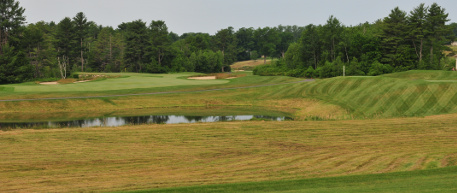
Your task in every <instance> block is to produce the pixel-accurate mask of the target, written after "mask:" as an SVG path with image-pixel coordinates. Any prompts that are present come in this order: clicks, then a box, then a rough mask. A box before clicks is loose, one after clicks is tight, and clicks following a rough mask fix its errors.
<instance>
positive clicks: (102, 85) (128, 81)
mask: <svg viewBox="0 0 457 193" xmlns="http://www.w3.org/2000/svg"><path fill="white" fill-rule="evenodd" d="M107 75H112V76H116V75H121V76H122V77H120V78H110V79H106V80H101V81H89V82H82V83H71V84H57V85H40V84H31V83H26V84H13V85H4V87H5V88H6V90H14V92H34V93H42V92H69V91H71V92H85V91H109V90H125V89H137V88H154V87H168V86H189V85H214V84H225V83H228V82H229V80H188V79H186V78H185V77H188V76H192V75H196V73H177V74H137V73H109V74H107Z"/></svg>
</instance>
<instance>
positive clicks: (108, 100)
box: [100, 98, 117, 105]
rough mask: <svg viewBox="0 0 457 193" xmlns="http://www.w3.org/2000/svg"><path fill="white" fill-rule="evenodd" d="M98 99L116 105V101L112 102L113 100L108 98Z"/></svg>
mask: <svg viewBox="0 0 457 193" xmlns="http://www.w3.org/2000/svg"><path fill="white" fill-rule="evenodd" d="M100 100H102V101H103V102H105V103H109V104H112V105H117V104H116V103H114V102H113V101H111V100H110V99H108V98H100Z"/></svg>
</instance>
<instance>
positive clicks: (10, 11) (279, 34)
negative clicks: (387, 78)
mask: <svg viewBox="0 0 457 193" xmlns="http://www.w3.org/2000/svg"><path fill="white" fill-rule="evenodd" d="M24 11H25V9H24V8H22V7H21V6H20V4H19V2H17V1H15V0H4V1H2V6H0V83H1V84H5V83H18V82H24V81H29V80H43V79H49V78H59V79H60V78H66V77H69V76H71V75H72V74H73V73H75V72H143V73H169V72H203V73H212V72H229V71H230V64H232V63H234V62H236V61H243V60H249V59H259V58H260V57H263V58H264V59H266V58H267V57H268V58H277V59H278V60H275V61H276V62H274V64H273V65H265V66H262V67H259V68H256V69H255V71H254V72H255V73H256V74H260V75H289V76H297V77H332V76H337V75H341V74H342V71H343V66H345V68H346V74H347V75H378V74H383V73H389V72H393V71H404V70H410V69H446V68H450V65H449V64H451V63H452V61H447V60H449V59H447V58H446V57H445V56H444V54H443V51H444V50H446V49H449V48H448V47H446V46H445V45H446V44H449V43H450V42H451V41H452V40H453V38H454V37H455V34H457V24H455V23H453V24H450V25H446V23H447V22H449V20H448V18H447V17H448V14H447V13H446V12H445V9H444V8H442V7H440V6H439V5H438V4H436V3H435V4H432V5H431V6H429V7H428V6H425V5H424V4H421V5H419V6H418V7H417V8H415V9H414V10H413V11H411V12H410V13H409V14H407V13H406V12H404V11H402V10H400V9H399V8H395V9H393V10H392V11H391V14H390V15H389V16H387V17H386V18H384V19H380V20H378V21H376V22H374V23H364V24H360V25H357V26H344V25H343V24H342V23H341V22H340V21H339V20H338V19H337V18H335V17H333V16H330V18H329V19H328V21H327V23H326V24H325V25H318V26H316V25H312V24H311V25H308V26H306V27H298V26H277V27H264V28H257V29H254V28H240V29H238V30H237V31H235V30H234V29H233V28H232V27H228V28H226V29H221V30H219V31H217V32H216V33H215V35H210V34H207V33H184V34H182V35H178V34H176V33H173V32H171V31H169V30H168V28H167V25H166V24H165V22H164V21H160V20H157V21H155V20H153V21H151V22H149V23H147V22H144V21H142V20H136V21H131V22H124V23H121V24H120V25H119V26H117V27H116V28H113V27H110V26H102V25H97V24H96V23H95V22H94V21H90V20H89V19H88V18H86V16H85V14H84V13H83V12H80V13H77V14H76V15H75V16H74V17H66V18H63V19H62V20H60V21H59V22H57V23H56V22H43V21H41V22H37V23H31V24H28V25H25V23H26V18H25V17H24V16H23V14H24Z"/></svg>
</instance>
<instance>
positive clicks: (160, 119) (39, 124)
mask: <svg viewBox="0 0 457 193" xmlns="http://www.w3.org/2000/svg"><path fill="white" fill-rule="evenodd" d="M247 120H271V121H284V120H292V118H290V117H285V116H279V117H276V116H266V115H231V116H184V115H143V116H126V117H122V116H112V117H99V118H85V119H78V120H70V121H36V122H0V129H14V128H65V127H117V126H123V125H141V124H177V123H196V122H222V121H247Z"/></svg>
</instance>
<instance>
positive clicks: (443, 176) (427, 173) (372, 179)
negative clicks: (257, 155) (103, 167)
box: [132, 167, 457, 193]
mask: <svg viewBox="0 0 457 193" xmlns="http://www.w3.org/2000/svg"><path fill="white" fill-rule="evenodd" d="M456 178H457V167H448V168H440V169H433V170H420V171H410V172H396V173H387V174H371V175H357V176H343V177H332V178H315V179H305V180H291V181H288V180H285V181H268V182H256V183H237V184H222V185H208V186H194V187H180V188H168V189H152V190H143V191H132V193H146V192H161V193H179V192H188V193H192V192H207V193H211V192H217V193H224V192H227V193H228V192H258V193H260V192H288V193H295V192H297V193H298V192H310V193H319V192H321V193H327V192H328V193H331V192H339V193H344V192H348V193H350V192H456V191H457V181H456V180H455V179H456Z"/></svg>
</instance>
